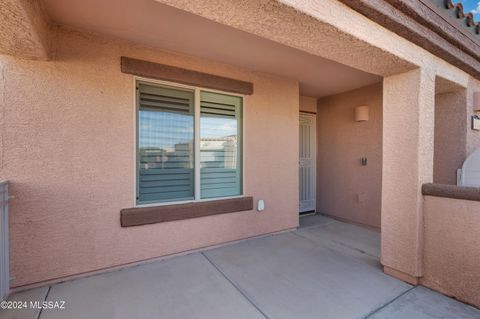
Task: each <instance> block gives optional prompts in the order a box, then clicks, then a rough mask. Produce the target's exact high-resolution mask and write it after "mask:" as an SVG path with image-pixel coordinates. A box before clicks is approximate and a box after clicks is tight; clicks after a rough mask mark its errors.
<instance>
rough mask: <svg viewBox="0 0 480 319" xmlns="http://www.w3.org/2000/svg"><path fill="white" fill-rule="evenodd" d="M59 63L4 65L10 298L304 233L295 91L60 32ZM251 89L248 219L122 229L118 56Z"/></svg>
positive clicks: (130, 134)
mask: <svg viewBox="0 0 480 319" xmlns="http://www.w3.org/2000/svg"><path fill="white" fill-rule="evenodd" d="M54 32H55V33H54V34H53V43H54V49H53V55H54V56H53V60H52V61H50V62H41V61H26V60H20V59H15V58H10V57H5V56H2V57H0V69H1V70H0V71H1V72H0V74H3V76H2V77H1V78H0V81H1V83H0V88H2V91H1V93H2V95H3V99H0V101H2V104H1V112H0V114H2V115H1V119H0V120H1V122H0V123H1V127H0V132H1V134H2V136H1V139H0V140H1V141H2V142H3V145H2V147H1V149H2V152H3V153H2V156H1V157H0V161H1V162H0V178H4V179H7V180H9V181H10V182H11V188H10V190H11V195H13V196H14V197H15V198H14V199H12V200H11V202H10V251H11V275H12V277H14V279H13V281H12V282H11V283H12V286H21V285H26V284H31V283H35V282H39V281H44V280H49V279H53V278H58V277H63V276H68V275H72V274H78V273H82V272H88V271H92V270H98V269H102V268H105V267H110V266H114V265H121V264H126V263H130V262H135V261H139V260H144V259H149V258H153V257H157V256H162V255H168V254H172V253H177V252H181V251H186V250H190V249H194V248H199V247H204V246H209V245H212V244H218V243H222V242H227V241H232V240H237V239H241V238H246V237H250V236H254V235H259V234H265V233H270V232H275V231H280V230H284V229H288V228H292V227H296V226H297V224H298V152H296V151H295V152H285V149H287V148H288V149H289V150H292V149H293V150H295V149H297V148H298V110H299V91H298V83H297V82H295V81H292V80H289V79H282V78H278V77H275V76H270V75H266V74H259V73H255V72H250V71H245V70H241V69H238V68H235V67H231V66H226V65H221V64H217V63H213V62H209V61H204V60H200V59H196V58H192V57H186V56H180V55H175V54H172V53H167V52H160V51H152V50H149V49H145V48H141V47H137V46H134V45H131V44H129V43H123V42H119V41H112V40H110V39H106V38H102V37H97V36H92V35H87V34H83V33H79V32H76V31H72V30H66V29H57V30H55V31H54ZM121 55H125V56H130V57H135V58H140V59H145V60H149V61H154V62H159V63H164V64H170V65H174V66H180V67H183V68H188V69H193V70H197V71H202V72H210V73H213V74H217V75H221V76H227V77H232V78H235V79H240V80H245V81H251V82H253V83H254V91H255V93H254V94H253V95H251V96H246V97H245V112H244V113H245V114H244V118H245V121H244V122H245V123H244V125H245V135H244V141H245V142H244V156H245V159H244V163H245V165H244V176H245V181H244V189H245V193H246V194H248V195H253V196H254V199H255V200H257V199H260V198H262V199H264V200H265V206H266V209H265V211H264V212H262V213H257V212H255V211H253V212H241V213H232V214H225V215H217V216H210V217H204V218H198V219H190V220H184V221H176V222H169V223H162V224H155V225H148V226H140V227H132V228H121V227H120V209H121V208H127V207H132V206H133V205H134V200H135V184H134V180H135V170H134V167H135V165H134V159H135V155H134V123H135V120H134V98H133V97H134V81H133V77H132V76H131V75H126V74H122V73H121V72H120V56H121Z"/></svg>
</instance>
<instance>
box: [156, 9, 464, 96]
mask: <svg viewBox="0 0 480 319" xmlns="http://www.w3.org/2000/svg"><path fill="white" fill-rule="evenodd" d="M156 1H158V2H161V3H165V4H168V5H171V6H173V7H177V8H180V9H183V10H185V11H188V12H192V13H194V14H198V15H200V16H203V17H205V18H207V19H211V20H213V21H216V22H219V23H222V24H225V25H229V26H232V27H234V28H238V29H240V30H243V31H246V32H250V33H253V34H256V35H259V36H262V37H265V38H268V39H271V40H273V41H276V42H279V43H283V44H285V45H289V46H292V47H295V48H298V49H300V50H303V51H306V52H309V53H311V54H314V55H319V56H322V57H325V58H327V59H331V60H333V61H336V62H339V63H342V64H346V65H348V66H351V67H354V68H357V69H360V70H363V71H366V72H369V73H373V74H377V75H382V76H389V75H393V74H398V73H402V72H406V71H408V70H411V69H413V68H415V67H416V66H420V67H425V66H427V67H428V68H429V69H431V70H434V71H435V72H436V73H437V74H438V75H440V76H442V77H444V78H446V79H449V80H451V81H453V82H456V83H460V84H461V85H462V86H464V87H466V86H467V84H468V78H469V76H468V74H466V73H465V72H463V71H461V70H459V69H458V68H456V67H454V66H452V65H450V64H448V63H447V62H445V61H443V60H441V59H440V58H438V57H436V56H434V55H433V54H431V53H429V52H427V51H425V50H423V49H421V48H419V47H418V46H416V45H414V44H413V43H411V42H409V41H408V40H406V39H404V38H402V37H400V36H398V35H396V34H395V33H393V32H391V31H389V30H387V29H385V28H382V27H379V25H378V24H376V23H375V22H373V21H372V20H369V19H368V18H366V17H365V16H363V15H361V14H360V13H358V12H356V11H354V10H352V9H350V8H348V7H347V6H346V5H344V4H342V3H341V2H339V1H337V0H310V1H303V0H281V1H278V2H276V1H269V0H256V1H247V0H241V1H237V0H226V1H224V0H211V1H208V3H207V2H205V1H200V0H156Z"/></svg>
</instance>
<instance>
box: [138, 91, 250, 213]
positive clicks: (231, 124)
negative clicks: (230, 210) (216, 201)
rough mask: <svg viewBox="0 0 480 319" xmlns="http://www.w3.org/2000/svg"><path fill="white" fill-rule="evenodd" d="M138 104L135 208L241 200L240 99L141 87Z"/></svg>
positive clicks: (232, 96)
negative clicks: (191, 202) (150, 205)
mask: <svg viewBox="0 0 480 319" xmlns="http://www.w3.org/2000/svg"><path fill="white" fill-rule="evenodd" d="M137 104H138V107H137V121H138V123H137V204H149V203H160V202H173V201H187V200H198V199H208V198H219V197H230V196H237V195H241V194H242V170H241V167H242V154H241V150H242V144H241V127H242V122H241V119H242V98H241V97H239V96H234V95H228V94H222V93H217V92H210V91H204V90H201V89H198V88H193V89H184V88H177V87H173V86H172V87H170V86H160V85H156V84H151V83H146V82H137ZM196 125H198V128H197V129H196V127H195V126H196Z"/></svg>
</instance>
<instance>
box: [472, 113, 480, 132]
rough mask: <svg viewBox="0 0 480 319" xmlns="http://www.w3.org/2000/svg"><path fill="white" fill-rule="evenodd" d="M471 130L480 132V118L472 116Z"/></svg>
mask: <svg viewBox="0 0 480 319" xmlns="http://www.w3.org/2000/svg"><path fill="white" fill-rule="evenodd" d="M472 130H475V131H480V116H478V115H473V116H472Z"/></svg>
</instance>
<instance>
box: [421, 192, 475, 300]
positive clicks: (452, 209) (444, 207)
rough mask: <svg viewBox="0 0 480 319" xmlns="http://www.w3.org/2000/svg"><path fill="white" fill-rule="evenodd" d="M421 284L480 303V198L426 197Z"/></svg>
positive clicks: (460, 298) (458, 297)
mask: <svg viewBox="0 0 480 319" xmlns="http://www.w3.org/2000/svg"><path fill="white" fill-rule="evenodd" d="M424 223H425V226H424V261H423V264H424V276H423V278H421V284H422V285H425V286H427V287H430V288H432V289H434V290H437V291H440V292H442V293H444V294H446V295H449V296H452V297H455V298H457V299H459V300H461V301H464V302H467V303H470V304H472V305H475V306H477V307H480V293H479V288H480V272H479V267H480V236H478V231H479V229H480V202H477V201H467V200H459V199H451V198H442V197H433V196H425V197H424Z"/></svg>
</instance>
